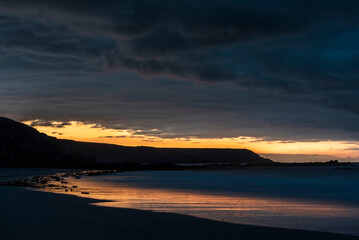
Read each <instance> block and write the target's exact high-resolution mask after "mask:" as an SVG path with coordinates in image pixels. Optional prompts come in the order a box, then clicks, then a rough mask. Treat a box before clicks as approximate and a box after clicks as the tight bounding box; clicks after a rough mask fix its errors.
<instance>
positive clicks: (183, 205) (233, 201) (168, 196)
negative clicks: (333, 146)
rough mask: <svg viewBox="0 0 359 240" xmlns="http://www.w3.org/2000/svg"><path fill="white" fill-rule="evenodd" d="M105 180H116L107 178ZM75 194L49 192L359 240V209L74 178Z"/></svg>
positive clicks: (113, 204)
mask: <svg viewBox="0 0 359 240" xmlns="http://www.w3.org/2000/svg"><path fill="white" fill-rule="evenodd" d="M105 178H111V176H106V177H105ZM67 181H68V182H67V186H69V187H71V191H67V192H64V190H63V189H61V188H48V189H46V188H45V191H52V192H61V193H66V194H72V195H77V196H81V197H87V198H93V199H97V200H105V202H99V203H94V205H98V206H104V207H120V208H133V209H142V210H151V211H161V212H172V213H180V214H188V215H192V216H197V217H204V218H209V219H213V220H219V221H227V222H233V223H242V224H253V225H262V226H272V227H286V228H296V229H307V230H317V231H327V232H338V233H346V234H354V235H359V230H358V216H359V208H357V207H351V206H344V205H339V204H328V203H323V202H313V201H303V200H293V199H284V198H269V197H258V196H256V197H253V196H243V195H238V194H237V195H224V194H218V193H210V192H201V191H195V190H186V189H164V188H153V187H152V188H149V187H140V186H133V185H131V184H127V183H126V180H125V178H124V179H122V181H120V182H118V181H117V182H116V181H114V182H111V181H101V180H100V181H98V179H97V178H96V177H85V178H82V179H76V178H72V177H70V178H68V179H67Z"/></svg>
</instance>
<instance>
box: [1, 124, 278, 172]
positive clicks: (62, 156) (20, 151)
mask: <svg viewBox="0 0 359 240" xmlns="http://www.w3.org/2000/svg"><path fill="white" fill-rule="evenodd" d="M124 162H136V163H248V162H249V163H261V162H263V163H265V162H271V160H269V159H264V158H262V157H260V156H259V155H258V154H256V153H254V152H252V151H250V150H247V149H196V148H152V147H125V146H118V145H111V144H100V143H84V142H76V141H70V140H60V139H56V138H54V137H49V136H47V135H46V134H43V133H40V132H38V131H37V130H35V129H33V128H31V127H29V126H27V125H25V124H22V123H19V122H16V121H13V120H11V119H8V118H3V117H0V166H9V167H10V166H14V167H17V166H42V167H43V166H48V167H63V166H66V167H78V166H96V164H100V163H124Z"/></svg>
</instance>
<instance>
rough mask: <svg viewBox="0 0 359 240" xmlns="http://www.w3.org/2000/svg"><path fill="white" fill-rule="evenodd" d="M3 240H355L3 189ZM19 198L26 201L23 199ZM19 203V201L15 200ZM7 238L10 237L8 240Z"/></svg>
mask: <svg viewBox="0 0 359 240" xmlns="http://www.w3.org/2000/svg"><path fill="white" fill-rule="evenodd" d="M0 193H2V194H1V195H2V196H4V197H2V198H1V199H0V208H1V209H0V211H1V212H2V214H3V219H4V220H5V221H4V222H3V223H2V228H3V230H2V231H3V233H2V234H3V236H5V239H49V237H48V236H49V235H48V234H51V236H53V237H52V238H51V239H64V238H69V239H75V238H76V239H185V238H187V239H251V240H252V239H253V240H255V239H276V240H281V239H293V240H296V239H298V240H299V239H308V240H311V239H313V240H314V239H315V240H321V239H323V240H324V239H333V240H334V239H341V240H346V239H348V240H349V239H359V237H356V236H351V235H343V234H335V233H326V232H314V231H305V230H295V229H285V228H270V227H260V226H252V225H241V224H233V223H227V222H220V221H213V220H208V219H202V218H197V217H192V216H187V215H181V214H175V213H159V212H151V211H144V210H135V209H126V208H109V207H101V206H95V205H91V203H96V202H99V201H98V200H93V199H90V198H81V197H76V196H71V195H66V194H56V193H49V192H42V191H36V190H35V191H34V190H29V189H26V188H23V187H5V186H3V187H1V188H0ZM23 199H26V200H25V201H23ZM16 200H17V201H16ZM6 237H8V238H6Z"/></svg>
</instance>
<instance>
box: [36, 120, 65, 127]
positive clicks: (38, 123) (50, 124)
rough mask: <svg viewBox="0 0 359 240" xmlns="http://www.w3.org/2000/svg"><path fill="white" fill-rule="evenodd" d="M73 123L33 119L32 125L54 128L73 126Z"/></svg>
mask: <svg viewBox="0 0 359 240" xmlns="http://www.w3.org/2000/svg"><path fill="white" fill-rule="evenodd" d="M71 125H72V124H71V123H69V122H60V123H54V122H50V121H43V120H33V121H31V123H30V126H31V127H38V126H41V127H54V128H64V127H66V126H71Z"/></svg>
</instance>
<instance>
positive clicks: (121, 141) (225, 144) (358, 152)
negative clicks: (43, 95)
mask: <svg viewBox="0 0 359 240" xmlns="http://www.w3.org/2000/svg"><path fill="white" fill-rule="evenodd" d="M23 123H25V124H28V125H31V124H32V121H27V122H23ZM61 124H62V123H61V122H52V126H34V127H35V128H36V129H37V130H38V131H40V132H43V133H46V134H47V135H49V136H54V137H57V138H60V139H70V140H75V141H83V142H97V143H109V144H118V145H125V146H152V147H178V148H247V149H251V150H252V151H254V152H257V153H263V154H266V153H276V154H320V155H331V156H335V157H338V158H348V157H351V158H357V157H359V145H358V143H356V142H343V141H316V142H283V141H264V140H261V139H257V138H253V137H248V136H238V137H236V138H161V137H160V136H156V135H155V134H153V135H144V134H137V133H136V131H134V130H131V129H128V130H118V129H109V128H103V127H101V126H97V125H96V124H86V123H82V122H77V121H72V122H69V125H61ZM59 126H61V127H59ZM154 132H155V130H154Z"/></svg>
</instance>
